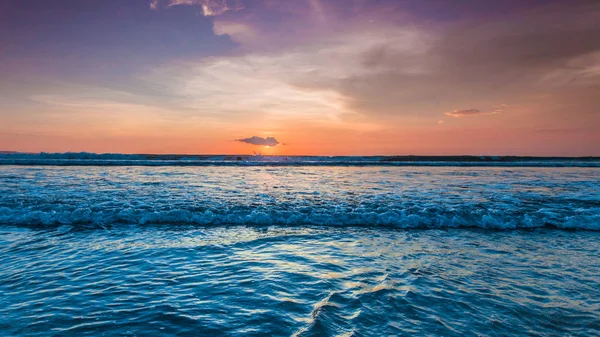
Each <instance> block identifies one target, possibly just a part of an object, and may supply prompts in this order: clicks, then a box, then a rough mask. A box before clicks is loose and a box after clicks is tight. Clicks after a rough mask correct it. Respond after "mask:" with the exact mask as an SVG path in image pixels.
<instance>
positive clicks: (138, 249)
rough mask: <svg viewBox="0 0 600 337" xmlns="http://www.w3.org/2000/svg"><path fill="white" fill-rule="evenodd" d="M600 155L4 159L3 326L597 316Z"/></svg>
mask: <svg viewBox="0 0 600 337" xmlns="http://www.w3.org/2000/svg"><path fill="white" fill-rule="evenodd" d="M599 229H600V169H598V168H595V167H512V166H496V167H494V166H492V167H460V166H435V167H433V166H432V167H418V166H377V165H374V166H368V167H365V166H352V165H345V166H322V165H319V166H314V165H313V166H311V165H301V166H250V167H245V166H223V165H216V166H195V167H194V166H192V167H187V166H186V167H181V166H160V167H149V166H85V167H82V166H7V165H4V166H0V266H1V268H0V335H5V336H70V335H72V336H80V335H89V336H172V335H178V336H207V335H234V336H247V335H256V336H264V335H272V336H292V335H296V336H383V335H398V336H404V335H406V336H414V335H419V336H421V335H423V336H479V335H482V336H507V335H516V336H567V335H570V336H598V335H600V250H599V247H600V244H599V243H600V231H599Z"/></svg>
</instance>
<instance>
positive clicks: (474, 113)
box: [445, 104, 506, 118]
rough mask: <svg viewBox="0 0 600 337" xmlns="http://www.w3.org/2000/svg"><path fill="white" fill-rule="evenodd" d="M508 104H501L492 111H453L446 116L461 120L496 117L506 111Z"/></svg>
mask: <svg viewBox="0 0 600 337" xmlns="http://www.w3.org/2000/svg"><path fill="white" fill-rule="evenodd" d="M505 107H506V104H501V105H498V106H495V107H494V108H493V109H492V110H490V111H481V110H478V109H462V110H453V111H450V112H446V113H445V114H446V115H448V116H451V117H455V118H460V117H469V116H479V115H495V114H498V113H501V112H502V111H504V108H505Z"/></svg>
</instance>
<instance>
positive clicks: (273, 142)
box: [235, 136, 279, 146]
mask: <svg viewBox="0 0 600 337" xmlns="http://www.w3.org/2000/svg"><path fill="white" fill-rule="evenodd" d="M235 141H236V142H242V143H246V144H252V145H260V146H277V145H278V144H279V142H278V141H277V139H275V138H274V137H267V138H262V137H258V136H253V137H250V138H243V139H236V140H235Z"/></svg>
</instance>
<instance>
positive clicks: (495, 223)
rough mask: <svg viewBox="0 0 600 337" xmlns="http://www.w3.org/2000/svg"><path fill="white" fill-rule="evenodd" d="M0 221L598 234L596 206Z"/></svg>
mask: <svg viewBox="0 0 600 337" xmlns="http://www.w3.org/2000/svg"><path fill="white" fill-rule="evenodd" d="M0 223H2V224H6V225H17V226H62V225H73V226H84V227H85V226H91V227H104V226H111V225H115V224H129V225H131V224H133V225H152V224H156V225H158V224H188V225H203V226H210V225H216V226H223V225H226V226H227V225H246V226H270V225H276V226H305V225H311V226H335V227H349V226H361V227H362V226H377V227H392V228H399V229H449V228H482V229H500V230H507V229H535V228H558V229H581V230H600V208H598V207H595V208H588V209H580V210H576V211H569V212H559V211H556V210H545V209H540V210H538V211H534V212H522V213H516V214H515V213H512V214H510V213H507V212H504V211H498V210H494V209H488V210H481V209H477V208H473V209H471V210H469V209H465V210H458V211H457V210H444V209H422V210H406V211H397V210H385V209H383V210H382V209H371V210H368V209H363V210H357V211H352V212H344V211H340V210H336V209H335V208H334V209H332V210H330V211H323V210H315V211H311V210H307V209H297V210H282V209H271V210H268V209H250V208H248V209H242V210H227V211H221V212H219V211H215V210H205V211H193V210H186V209H168V210H145V209H135V208H123V209H118V208H117V209H105V210H97V209H96V210H94V209H92V208H74V209H62V210H61V209H57V210H28V209H19V208H15V209H11V208H7V207H0Z"/></svg>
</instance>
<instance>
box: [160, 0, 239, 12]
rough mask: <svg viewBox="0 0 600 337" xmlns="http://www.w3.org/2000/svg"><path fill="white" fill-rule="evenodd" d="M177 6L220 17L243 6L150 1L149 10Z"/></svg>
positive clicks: (220, 0)
mask: <svg viewBox="0 0 600 337" xmlns="http://www.w3.org/2000/svg"><path fill="white" fill-rule="evenodd" d="M179 5H186V6H200V8H202V14H203V15H204V16H216V15H221V14H223V13H225V12H227V11H237V10H240V9H243V8H244V6H243V5H242V4H241V2H240V1H239V0H151V1H150V8H151V9H153V10H158V9H159V8H160V7H167V8H169V7H173V6H179Z"/></svg>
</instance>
